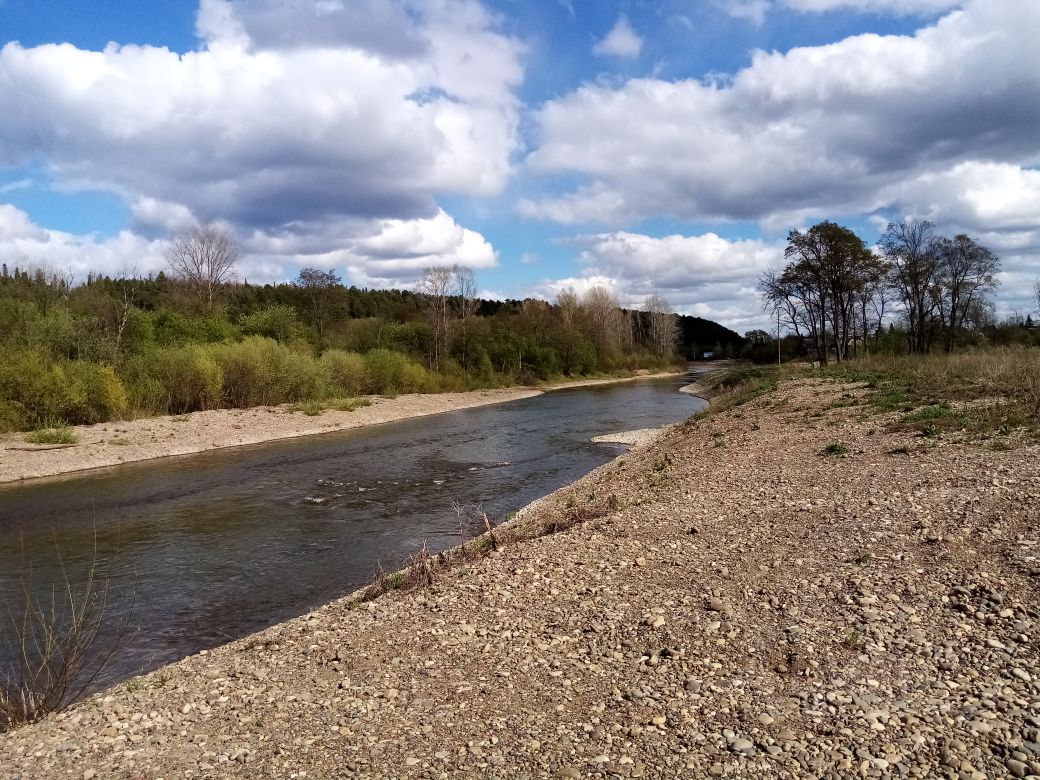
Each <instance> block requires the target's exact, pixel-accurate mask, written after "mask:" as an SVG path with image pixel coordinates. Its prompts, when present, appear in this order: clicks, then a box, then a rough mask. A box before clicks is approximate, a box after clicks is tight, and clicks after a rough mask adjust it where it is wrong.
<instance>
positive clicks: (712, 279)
mask: <svg viewBox="0 0 1040 780" xmlns="http://www.w3.org/2000/svg"><path fill="white" fill-rule="evenodd" d="M575 242H576V243H577V244H578V245H579V246H581V247H582V251H581V253H580V255H579V258H578V259H579V262H580V263H581V265H582V266H583V268H584V270H583V272H582V273H581V274H580V275H578V276H572V277H568V278H564V279H556V280H545V281H543V282H541V283H540V284H539V285H538V293H539V294H540V295H541V296H542V297H544V298H546V299H548V300H551V299H553V298H554V297H555V296H556V295H557V294H558V293H559V292H560V291H561V290H563V289H566V288H568V287H569V288H571V289H574V290H575V291H577V292H579V293H581V292H584V291H585V290H588V289H589V288H590V287H596V286H602V287H606V288H608V289H609V290H611V291H612V292H613V293H614V294H615V295H617V297H618V300H619V302H620V303H621V305H622V306H626V307H629V308H640V307H641V306H642V305H643V302H644V301H645V299H646V296H648V295H651V294H658V295H662V296H663V297H664V298H665V299H666V300H667V301H668V302H669V303H670V304H671V305H672V307H673V308H674V309H675V310H676V311H678V312H680V313H683V314H693V315H695V316H698V317H705V318H707V319H713V320H716V321H718V322H721V323H722V324H723V325H726V326H727V327H730V328H733V329H734V330H737V331H738V332H741V333H743V332H744V331H746V330H750V329H752V328H755V327H764V326H765V324H767V323H766V320H767V319H768V318H767V317H766V316H765V314H764V313H763V310H762V308H761V303H760V298H759V296H758V291H757V290H756V285H757V283H758V279H759V276H760V275H761V274H762V272H763V271H764V270H765V269H766V268H769V267H777V266H779V265H781V264H782V263H783V259H784V245H783V243H779V242H766V241H761V240H758V239H747V240H739V241H731V240H728V239H725V238H722V237H720V236H718V235H716V234H714V233H705V234H703V235H698V236H683V235H671V236H664V237H662V238H654V237H651V236H647V235H643V234H640V233H630V232H623V231H619V232H613V233H602V234H598V235H590V236H581V237H578V238H577V239H575Z"/></svg>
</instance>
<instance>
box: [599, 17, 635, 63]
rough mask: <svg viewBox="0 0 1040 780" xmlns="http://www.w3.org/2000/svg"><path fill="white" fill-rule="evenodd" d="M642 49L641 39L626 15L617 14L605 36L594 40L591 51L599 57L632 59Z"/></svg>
mask: <svg viewBox="0 0 1040 780" xmlns="http://www.w3.org/2000/svg"><path fill="white" fill-rule="evenodd" d="M641 51H643V39H642V38H641V37H640V36H639V33H637V32H636V31H635V30H634V29H633V27H632V24H631V22H629V21H628V17H627V16H619V17H618V20H617V21H616V22H614V26H613V27H612V28H611V29H610V32H608V33H607V35H606V37H604V38H603V39H602V40H599V41H597V42H596V45H595V46H593V47H592V53H593V54H596V55H598V56H600V57H620V58H622V59H628V60H633V59H635V58H636V57H638V56H639V53H640V52H641Z"/></svg>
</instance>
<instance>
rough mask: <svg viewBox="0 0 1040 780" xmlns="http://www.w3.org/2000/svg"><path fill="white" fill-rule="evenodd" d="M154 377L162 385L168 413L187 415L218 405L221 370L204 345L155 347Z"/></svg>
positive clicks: (222, 381) (222, 376)
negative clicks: (169, 347)
mask: <svg viewBox="0 0 1040 780" xmlns="http://www.w3.org/2000/svg"><path fill="white" fill-rule="evenodd" d="M155 377H156V378H157V379H158V380H159V382H160V384H161V386H162V388H163V407H164V411H165V412H166V413H167V414H187V413H188V412H196V411H200V410H203V409H216V408H218V407H219V406H220V400H221V390H222V388H223V385H224V372H223V371H222V370H221V367H220V365H218V363H217V361H215V360H214V359H213V358H212V357H210V356H209V355H208V354H207V353H206V350H205V348H204V347H200V346H188V347H174V348H171V349H162V350H158V351H157V352H156V353H155Z"/></svg>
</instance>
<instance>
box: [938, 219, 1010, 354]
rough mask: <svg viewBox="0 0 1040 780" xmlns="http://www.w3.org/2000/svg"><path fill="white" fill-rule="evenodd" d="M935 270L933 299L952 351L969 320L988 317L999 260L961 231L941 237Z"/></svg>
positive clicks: (970, 321) (949, 350) (948, 348)
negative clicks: (947, 236)
mask: <svg viewBox="0 0 1040 780" xmlns="http://www.w3.org/2000/svg"><path fill="white" fill-rule="evenodd" d="M936 254H937V257H938V263H939V267H938V274H937V279H936V284H935V285H934V286H933V288H932V300H933V302H934V304H935V307H936V309H937V310H938V312H939V318H940V321H941V323H942V328H943V333H944V334H945V337H946V338H945V342H946V351H947V352H952V351H953V342H954V339H955V338H956V335H957V333H958V332H959V331H961V330H962V329H963V328H965V326H966V325H967V324H968V323H975V324H980V325H981V324H982V323H983V321H984V320H985V319H987V318H988V308H989V306H990V301H989V294H990V293H991V292H992V291H993V290H995V289H996V288H997V285H998V284H999V282H998V281H997V278H996V275H997V274H998V273H999V272H1000V260H999V258H997V256H996V255H994V254H993V253H992V252H991V251H990V250H988V249H986V247H984V246H982V245H981V244H979V243H978V242H976V241H975V240H974V239H971V238H969V237H968V236H966V235H964V234H963V233H962V234H960V235H957V236H955V237H954V238H952V239H949V238H943V239H940V240H939V242H938V244H937V245H936Z"/></svg>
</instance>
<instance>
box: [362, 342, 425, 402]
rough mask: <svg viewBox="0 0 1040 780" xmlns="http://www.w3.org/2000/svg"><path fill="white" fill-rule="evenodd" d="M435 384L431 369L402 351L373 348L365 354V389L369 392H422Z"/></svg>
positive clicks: (389, 393)
mask: <svg viewBox="0 0 1040 780" xmlns="http://www.w3.org/2000/svg"><path fill="white" fill-rule="evenodd" d="M434 384H435V382H434V380H433V378H432V377H431V376H430V372H429V371H427V370H426V369H425V368H423V367H422V366H421V365H419V364H418V363H416V362H415V361H412V360H409V359H408V358H407V357H405V356H404V355H402V354H401V353H400V352H392V351H391V350H389V349H373V350H372V351H371V352H369V353H368V354H367V355H365V390H366V391H367V392H369V393H378V394H383V395H394V394H396V393H421V392H423V391H424V390H427V389H429V388H431V387H433V386H434Z"/></svg>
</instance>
